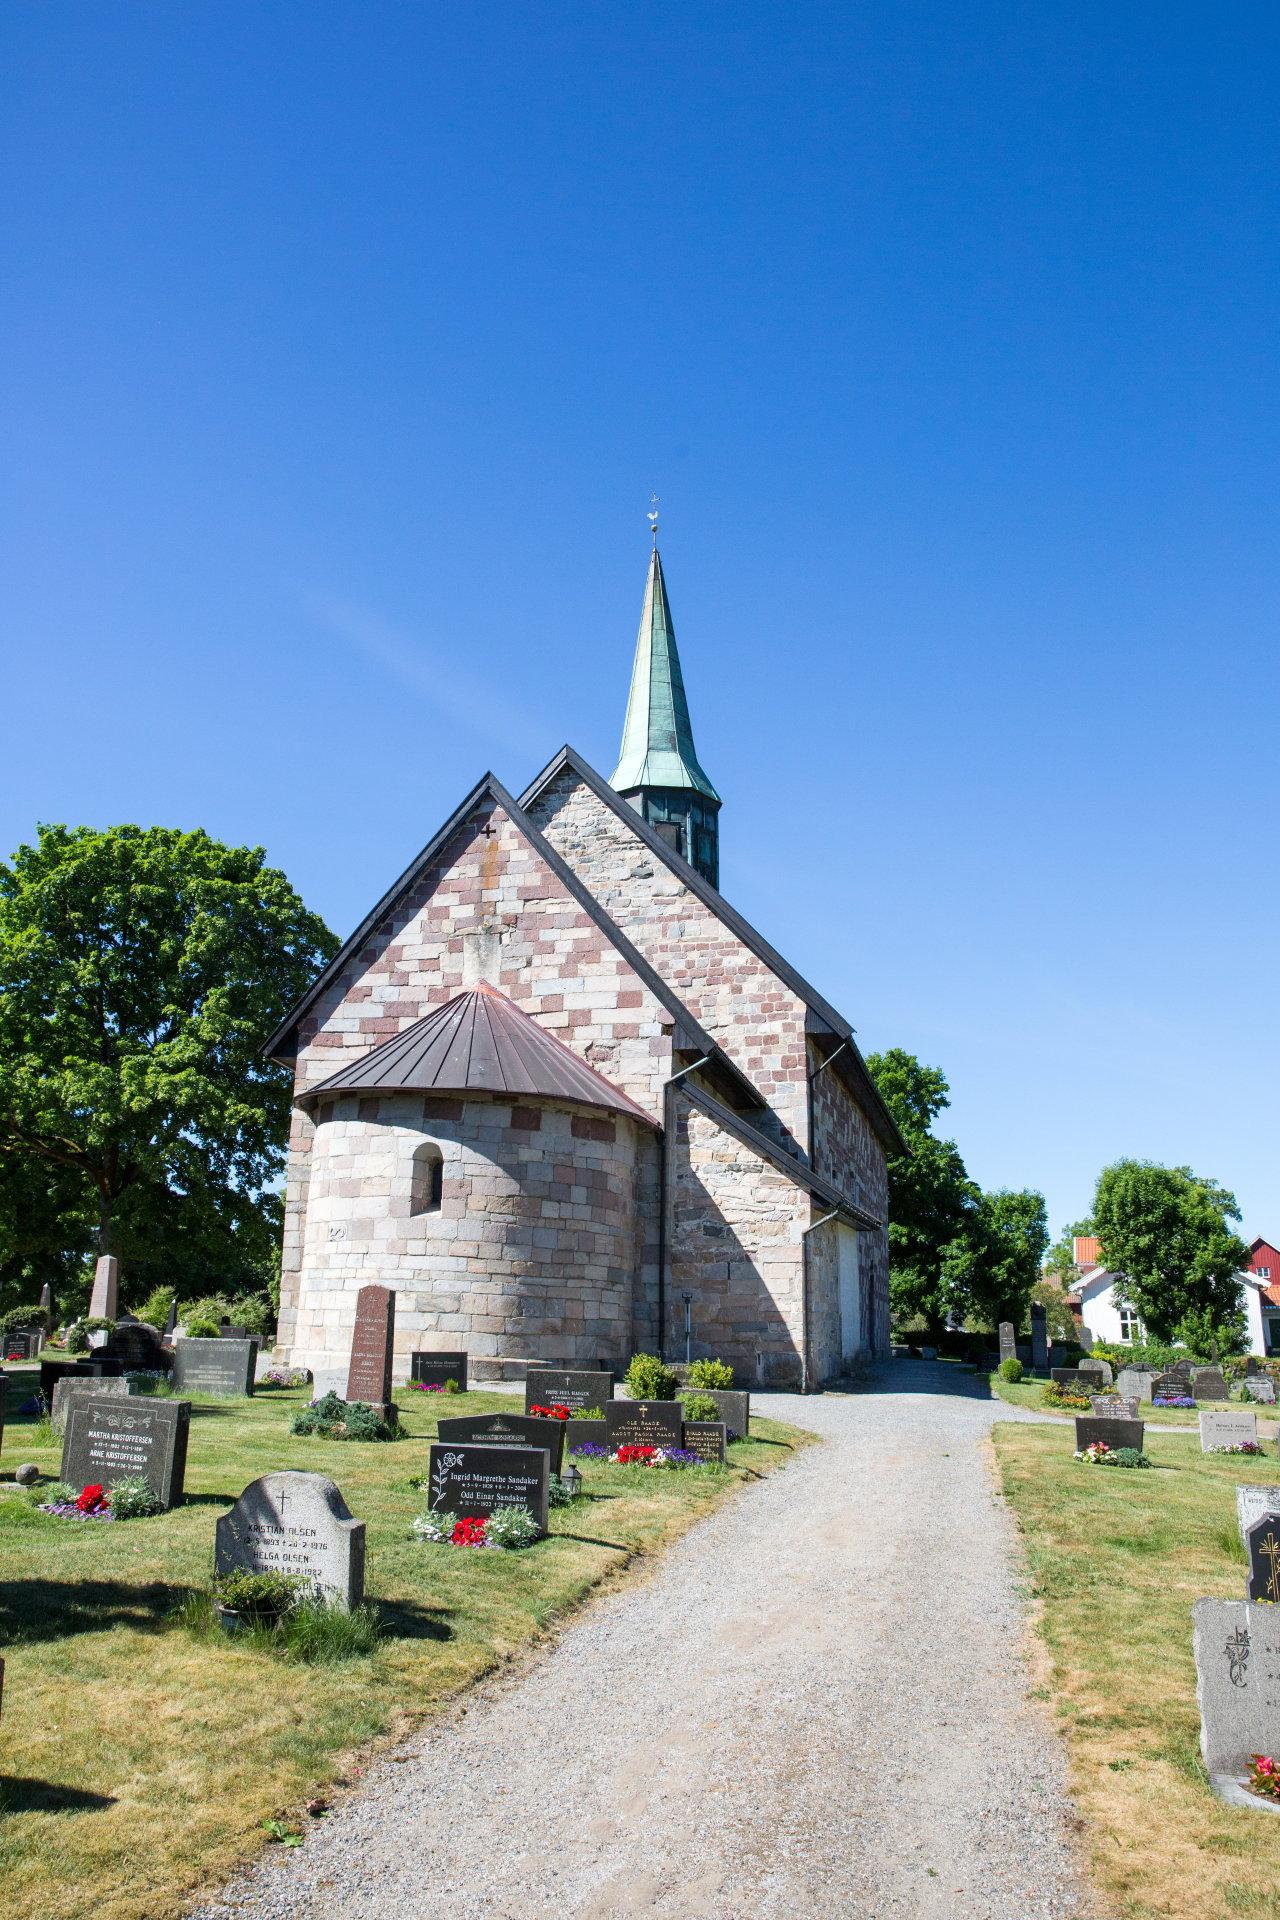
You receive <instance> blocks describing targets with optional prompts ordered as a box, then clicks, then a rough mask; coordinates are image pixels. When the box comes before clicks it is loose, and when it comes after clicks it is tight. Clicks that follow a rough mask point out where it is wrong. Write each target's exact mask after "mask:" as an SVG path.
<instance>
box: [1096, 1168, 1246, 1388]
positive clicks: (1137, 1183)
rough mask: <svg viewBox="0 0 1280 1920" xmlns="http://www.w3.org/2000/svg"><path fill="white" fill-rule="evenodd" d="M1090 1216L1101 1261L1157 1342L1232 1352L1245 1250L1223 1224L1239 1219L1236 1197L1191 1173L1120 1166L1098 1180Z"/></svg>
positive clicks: (1239, 1331)
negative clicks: (1114, 1275)
mask: <svg viewBox="0 0 1280 1920" xmlns="http://www.w3.org/2000/svg"><path fill="white" fill-rule="evenodd" d="M1093 1210H1094V1218H1095V1220H1096V1222H1097V1232H1098V1239H1099V1242H1100V1246H1101V1252H1102V1257H1103V1261H1104V1263H1105V1265H1106V1266H1107V1267H1108V1268H1110V1269H1111V1270H1112V1271H1113V1272H1115V1273H1120V1274H1123V1276H1124V1280H1123V1291H1124V1295H1125V1298H1126V1299H1127V1301H1128V1303H1129V1305H1130V1306H1132V1307H1134V1308H1136V1310H1137V1313H1138V1317H1139V1318H1140V1319H1141V1321H1142V1323H1143V1325H1144V1326H1145V1327H1147V1328H1148V1329H1149V1331H1150V1332H1151V1333H1153V1334H1154V1335H1155V1336H1156V1338H1157V1339H1161V1340H1172V1339H1183V1340H1185V1341H1186V1342H1187V1344H1188V1345H1189V1346H1192V1347H1194V1348H1195V1350H1196V1351H1197V1352H1202V1353H1203V1352H1212V1351H1220V1352H1232V1351H1234V1350H1236V1348H1237V1347H1238V1345H1239V1343H1240V1341H1241V1338H1242V1336H1243V1311H1242V1305H1241V1291H1240V1280H1239V1278H1238V1276H1239V1274H1240V1273H1241V1271H1242V1270H1243V1269H1244V1268H1245V1267H1246V1266H1247V1265H1248V1262H1249V1249H1248V1248H1247V1247H1246V1246H1245V1243H1244V1241H1243V1240H1242V1239H1241V1238H1240V1236H1239V1235H1238V1234H1237V1233H1234V1232H1233V1231H1232V1229H1231V1227H1230V1226H1229V1224H1228V1222H1229V1221H1232V1220H1238V1219H1239V1218H1240V1209H1239V1207H1238V1206H1237V1205H1236V1200H1235V1195H1234V1194H1232V1193H1228V1192H1227V1191H1226V1189H1225V1188H1224V1187H1220V1186H1219V1185H1218V1183H1217V1181H1216V1180H1206V1179H1202V1178H1199V1177H1197V1175H1195V1174H1194V1173H1192V1171H1191V1169H1190V1167H1161V1166H1157V1165H1155V1164H1154V1162H1152V1161H1150V1160H1119V1161H1117V1162H1116V1164H1115V1165H1114V1166H1111V1167H1104V1169H1103V1171H1102V1173H1101V1174H1100V1175H1099V1178H1098V1191H1097V1194H1096V1196H1095V1199H1094V1209H1093Z"/></svg>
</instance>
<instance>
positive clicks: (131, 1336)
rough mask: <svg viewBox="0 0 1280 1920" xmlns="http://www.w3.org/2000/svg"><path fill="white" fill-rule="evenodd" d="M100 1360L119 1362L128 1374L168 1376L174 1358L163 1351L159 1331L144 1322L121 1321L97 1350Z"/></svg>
mask: <svg viewBox="0 0 1280 1920" xmlns="http://www.w3.org/2000/svg"><path fill="white" fill-rule="evenodd" d="M99 1357H100V1358H101V1359H104V1360H118V1361H119V1362H120V1364H121V1365H122V1366H123V1367H125V1368H126V1369H127V1370H128V1371H129V1372H130V1373H167V1372H168V1371H169V1368H170V1367H171V1366H172V1365H173V1356H172V1355H171V1354H169V1353H167V1352H166V1351H165V1347H164V1344H163V1342H162V1341H161V1338H160V1335H159V1332H158V1330H157V1329H156V1328H155V1327H151V1326H148V1325H147V1323H146V1321H145V1320H128V1321H125V1320H121V1321H119V1322H118V1323H117V1326H116V1330H115V1332H114V1333H112V1334H110V1335H109V1336H108V1338H107V1343H106V1345H105V1346H104V1347H101V1348H99Z"/></svg>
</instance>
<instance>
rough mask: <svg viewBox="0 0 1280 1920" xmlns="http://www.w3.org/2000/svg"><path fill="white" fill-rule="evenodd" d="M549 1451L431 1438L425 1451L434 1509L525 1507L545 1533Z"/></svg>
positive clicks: (479, 1513) (464, 1513)
mask: <svg viewBox="0 0 1280 1920" xmlns="http://www.w3.org/2000/svg"><path fill="white" fill-rule="evenodd" d="M548 1462H549V1456H548V1454H547V1452H546V1450H545V1448H543V1447H495V1446H488V1445H484V1446H476V1445H474V1444H472V1443H470V1442H466V1443H464V1444H462V1445H460V1446H454V1445H447V1446H445V1445H441V1444H439V1443H433V1445H432V1446H431V1448H430V1449H429V1451H428V1454H427V1484H428V1487H429V1490H430V1491H429V1497H428V1505H429V1506H430V1508H431V1511H432V1512H433V1513H456V1514H458V1515H460V1516H461V1517H462V1518H464V1519H467V1518H475V1519H479V1520H486V1519H488V1517H489V1515H490V1514H491V1513H496V1511H497V1510H498V1508H499V1507H524V1508H525V1510H526V1511H527V1512H528V1513H531V1514H532V1515H533V1517H534V1519H535V1520H536V1521H537V1523H538V1525H539V1526H540V1527H541V1528H542V1530H543V1532H544V1533H545V1532H546V1530H547V1479H548V1472H549V1466H548Z"/></svg>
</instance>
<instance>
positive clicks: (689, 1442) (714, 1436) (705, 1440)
mask: <svg viewBox="0 0 1280 1920" xmlns="http://www.w3.org/2000/svg"><path fill="white" fill-rule="evenodd" d="M724 1441H725V1429H724V1421H723V1420H686V1421H685V1423H684V1446H685V1449H686V1451H687V1452H689V1453H696V1454H697V1456H698V1458H699V1459H700V1460H707V1461H710V1462H711V1463H712V1464H713V1465H715V1466H718V1467H722V1466H723V1465H724Z"/></svg>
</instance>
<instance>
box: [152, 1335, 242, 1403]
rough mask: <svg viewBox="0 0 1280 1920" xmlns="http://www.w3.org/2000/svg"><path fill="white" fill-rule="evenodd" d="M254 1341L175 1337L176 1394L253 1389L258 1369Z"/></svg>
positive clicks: (174, 1377) (174, 1385) (237, 1392)
mask: <svg viewBox="0 0 1280 1920" xmlns="http://www.w3.org/2000/svg"><path fill="white" fill-rule="evenodd" d="M257 1355H258V1343H257V1341H256V1340H216V1339H215V1340H175V1341H174V1343H173V1390H174V1392H175V1393H210V1394H234V1395H237V1396H243V1395H244V1394H249V1393H252V1392H253V1376H254V1374H255V1373H256V1372H257V1367H256V1365H255V1362H256V1360H257Z"/></svg>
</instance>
